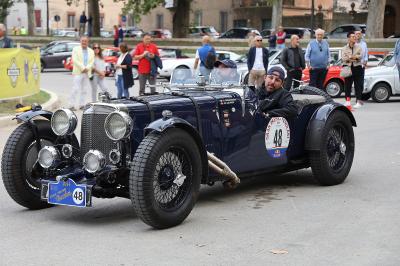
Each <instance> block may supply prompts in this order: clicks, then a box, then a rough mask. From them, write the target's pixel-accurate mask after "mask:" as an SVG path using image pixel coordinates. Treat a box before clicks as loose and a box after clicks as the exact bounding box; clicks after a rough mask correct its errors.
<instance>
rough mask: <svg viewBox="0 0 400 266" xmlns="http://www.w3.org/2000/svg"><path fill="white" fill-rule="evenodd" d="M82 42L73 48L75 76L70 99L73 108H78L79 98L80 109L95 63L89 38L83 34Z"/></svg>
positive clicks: (73, 72) (82, 105) (73, 70)
mask: <svg viewBox="0 0 400 266" xmlns="http://www.w3.org/2000/svg"><path fill="white" fill-rule="evenodd" d="M80 42H81V45H80V46H76V47H74V49H73V50H72V62H73V68H72V75H73V77H74V84H73V88H72V93H71V95H70V99H69V104H70V108H71V110H76V109H77V108H75V107H77V105H76V101H77V100H79V109H83V107H84V103H85V96H86V91H87V88H85V85H86V84H88V83H89V78H90V77H91V76H92V69H93V64H94V52H93V50H92V49H90V48H89V47H88V45H89V38H88V37H86V36H82V37H81V40H80ZM85 83H86V84H85Z"/></svg>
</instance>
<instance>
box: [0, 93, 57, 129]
mask: <svg viewBox="0 0 400 266" xmlns="http://www.w3.org/2000/svg"><path fill="white" fill-rule="evenodd" d="M40 90H42V91H44V92H47V93H48V94H50V99H49V100H48V101H47V102H45V103H44V104H42V109H43V110H49V111H51V110H54V109H57V108H58V107H60V104H61V102H60V100H59V99H58V96H57V94H55V93H54V92H51V91H48V90H45V89H40ZM14 117H15V115H9V116H3V117H0V127H6V126H12V125H17V122H16V121H15V120H13V118H14Z"/></svg>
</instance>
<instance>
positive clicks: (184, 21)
mask: <svg viewBox="0 0 400 266" xmlns="http://www.w3.org/2000/svg"><path fill="white" fill-rule="evenodd" d="M190 2H191V0H177V6H176V7H175V13H174V15H173V18H172V28H173V36H174V38H185V37H186V35H187V32H188V29H189V21H190V20H189V16H190Z"/></svg>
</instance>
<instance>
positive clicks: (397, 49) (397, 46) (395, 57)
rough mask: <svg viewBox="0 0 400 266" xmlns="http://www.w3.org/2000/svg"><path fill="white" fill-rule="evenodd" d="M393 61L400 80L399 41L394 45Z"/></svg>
mask: <svg viewBox="0 0 400 266" xmlns="http://www.w3.org/2000/svg"><path fill="white" fill-rule="evenodd" d="M394 59H395V62H396V65H397V70H398V71H399V80H400V39H398V40H397V42H396V45H395V47H394Z"/></svg>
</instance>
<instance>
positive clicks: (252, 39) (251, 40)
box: [247, 31, 257, 48]
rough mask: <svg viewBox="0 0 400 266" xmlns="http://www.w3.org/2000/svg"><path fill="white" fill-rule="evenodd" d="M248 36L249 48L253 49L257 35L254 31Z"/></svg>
mask: <svg viewBox="0 0 400 266" xmlns="http://www.w3.org/2000/svg"><path fill="white" fill-rule="evenodd" d="M248 36H249V37H248V40H247V42H248V44H249V47H250V48H251V47H254V45H255V43H254V39H255V37H256V36H257V34H256V33H255V32H254V31H251V32H250V33H249V35H248Z"/></svg>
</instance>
